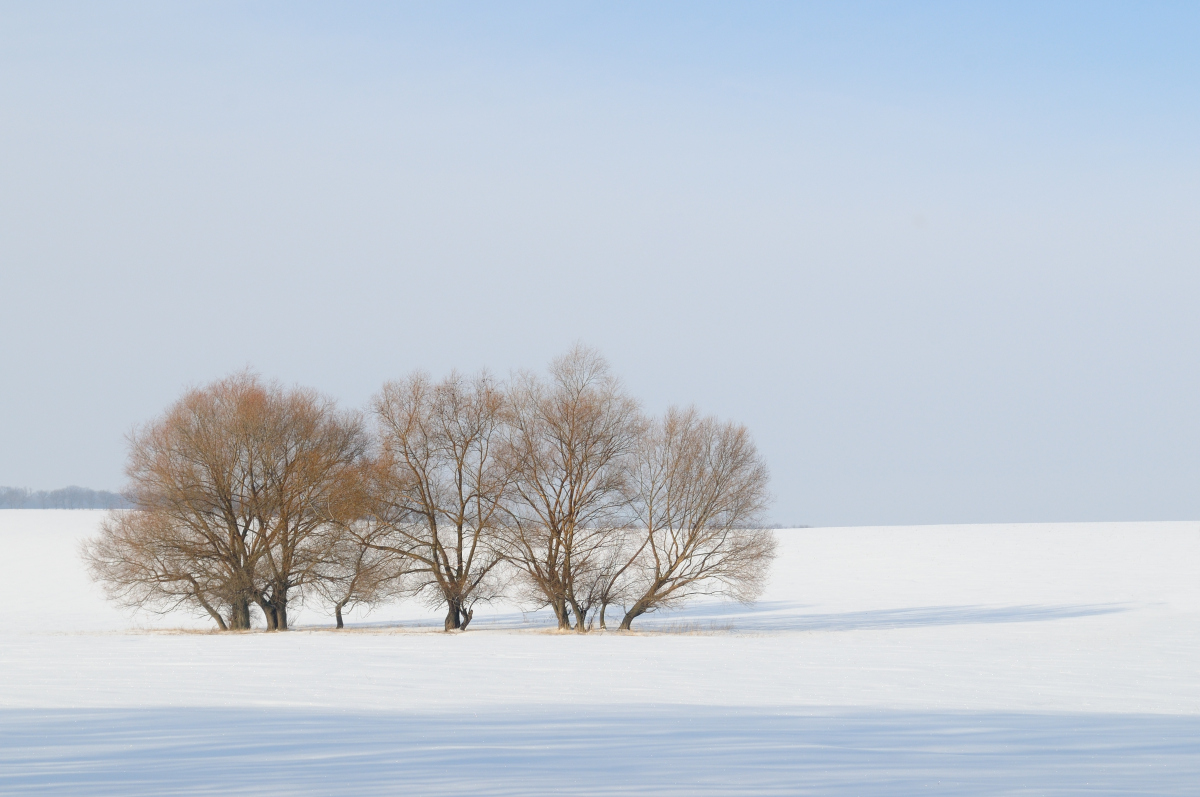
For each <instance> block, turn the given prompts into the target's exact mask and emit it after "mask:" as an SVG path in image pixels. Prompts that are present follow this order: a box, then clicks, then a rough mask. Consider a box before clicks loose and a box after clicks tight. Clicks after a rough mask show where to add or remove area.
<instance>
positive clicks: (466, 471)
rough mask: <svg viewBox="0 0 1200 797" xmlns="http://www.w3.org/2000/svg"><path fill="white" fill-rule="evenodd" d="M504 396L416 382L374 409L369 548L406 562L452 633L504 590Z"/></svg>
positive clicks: (421, 378) (476, 386) (447, 383)
mask: <svg viewBox="0 0 1200 797" xmlns="http://www.w3.org/2000/svg"><path fill="white" fill-rule="evenodd" d="M504 408H505V407H504V394H503V392H502V391H501V390H500V388H499V387H497V385H496V384H495V383H494V381H493V380H492V378H491V377H490V376H488V375H487V374H486V373H484V374H480V375H478V376H476V377H474V378H472V379H467V378H465V377H462V376H460V375H458V374H451V375H450V376H449V377H447V378H446V379H444V380H442V381H441V382H437V383H435V382H433V381H432V380H431V379H430V378H429V377H428V376H427V375H425V374H423V373H415V374H413V375H411V376H409V377H408V378H406V379H403V380H401V381H398V382H391V383H389V384H387V385H385V386H384V388H383V390H382V391H381V392H380V394H379V395H378V396H377V397H376V398H375V400H374V402H373V404H372V409H373V411H374V415H375V418H376V421H377V426H378V430H379V443H380V447H381V452H380V458H379V462H378V466H377V468H376V470H375V482H374V484H375V489H374V491H373V492H374V496H375V500H374V508H375V510H374V514H375V516H376V518H377V519H378V521H379V523H380V524H381V525H382V526H383V527H384V528H385V529H386V530H387V532H388V533H386V534H384V535H383V536H382V537H381V538H380V539H379V540H376V541H374V542H373V543H372V545H374V546H375V547H376V548H379V549H381V550H386V551H389V552H392V553H395V554H398V555H401V556H404V557H406V558H407V559H408V560H409V561H408V567H407V569H408V574H409V575H408V579H409V583H410V584H412V585H414V589H415V591H416V592H417V593H418V594H422V595H424V596H425V598H426V599H427V600H429V601H430V602H432V603H436V604H439V605H445V607H446V622H445V628H446V630H447V631H451V630H455V629H464V628H466V627H467V625H468V624H469V623H470V622H471V619H472V617H474V605H475V604H476V603H477V602H478V601H481V600H489V599H491V598H493V597H495V596H496V595H497V594H498V593H499V591H500V590H501V589H502V587H503V585H502V584H501V583H500V581H499V580H498V579H497V575H498V574H497V572H496V569H497V567H498V566H499V565H500V564H501V562H502V561H503V555H502V549H501V545H500V539H499V536H498V534H499V528H500V524H501V521H502V519H503V515H504V511H503V510H504V500H505V496H506V494H507V491H508V488H509V482H510V474H509V470H508V468H507V467H506V464H505V462H504V461H502V460H501V459H499V458H498V456H497V453H498V446H499V442H500V438H501V430H502V423H503V413H504Z"/></svg>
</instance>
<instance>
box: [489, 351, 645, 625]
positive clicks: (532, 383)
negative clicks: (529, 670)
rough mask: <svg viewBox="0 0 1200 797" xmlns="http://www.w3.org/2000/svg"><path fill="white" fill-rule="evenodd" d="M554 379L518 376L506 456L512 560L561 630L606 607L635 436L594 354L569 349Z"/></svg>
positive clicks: (622, 396)
mask: <svg viewBox="0 0 1200 797" xmlns="http://www.w3.org/2000/svg"><path fill="white" fill-rule="evenodd" d="M550 376H551V380H550V383H549V384H545V383H543V382H542V381H541V380H539V379H537V378H536V377H534V376H532V375H529V374H525V375H521V376H519V377H518V378H517V379H516V380H515V382H514V385H513V388H512V393H511V403H510V407H511V409H510V413H509V423H508V427H509V428H508V440H507V446H506V448H505V458H506V460H507V461H508V463H509V467H510V468H511V470H512V472H513V474H514V479H513V495H514V507H515V508H514V513H513V518H512V522H510V524H509V525H508V527H507V528H506V531H507V533H508V543H509V548H508V551H509V557H510V560H511V561H512V562H513V563H514V564H515V565H516V566H517V567H518V568H519V570H520V572H521V573H522V574H523V575H524V577H525V580H526V586H527V592H529V593H531V594H535V595H538V596H540V600H541V601H542V602H543V604H544V605H549V606H550V607H551V608H552V609H553V611H554V615H555V617H556V618H557V619H558V625H559V628H563V629H566V628H570V627H571V619H572V614H573V615H574V621H575V628H576V630H578V631H586V630H587V628H588V616H589V613H590V612H592V611H593V610H594V609H595V608H596V607H597V606H598V605H599V604H600V603H603V598H604V595H605V592H606V591H605V589H603V588H602V587H601V586H600V585H599V584H598V582H597V579H598V578H602V577H603V576H604V574H605V567H604V562H603V560H604V559H605V554H606V551H609V550H611V547H612V544H613V542H614V538H615V537H616V535H617V534H618V532H619V531H620V530H621V529H622V528H623V527H624V525H625V523H624V518H623V512H624V511H625V509H626V507H627V506H628V499H629V495H628V493H627V486H628V478H627V476H628V469H627V460H628V458H629V456H630V455H631V454H632V452H633V451H634V448H635V446H636V444H637V441H638V439H639V437H640V435H641V434H642V430H643V428H644V425H645V424H644V421H643V419H642V416H641V413H640V411H639V408H638V404H637V402H636V401H634V400H633V399H632V398H630V397H629V396H628V395H626V393H625V391H624V389H623V388H622V386H621V384H620V382H619V381H618V380H617V379H616V378H615V377H614V376H612V374H611V373H610V371H609V368H608V364H607V363H606V362H605V360H604V359H603V358H602V357H601V356H600V355H599V354H597V353H596V352H595V351H593V350H590V349H587V348H584V347H582V346H576V347H575V348H573V349H572V350H571V351H570V352H568V353H567V354H566V355H564V356H562V357H560V358H558V359H557V360H555V361H554V362H553V363H552V364H551V367H550Z"/></svg>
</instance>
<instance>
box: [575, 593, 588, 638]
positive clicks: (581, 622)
mask: <svg viewBox="0 0 1200 797" xmlns="http://www.w3.org/2000/svg"><path fill="white" fill-rule="evenodd" d="M571 609H572V610H574V612H575V631H576V632H577V633H580V634H586V633H587V631H588V627H587V611H585V610H583V609H580V608H579V604H578V603H576V602H575V601H571Z"/></svg>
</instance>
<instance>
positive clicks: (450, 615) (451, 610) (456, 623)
mask: <svg viewBox="0 0 1200 797" xmlns="http://www.w3.org/2000/svg"><path fill="white" fill-rule="evenodd" d="M461 609H462V604H461V603H459V602H458V601H457V600H448V601H446V630H447V631H457V630H459V629H460V628H462V620H461V619H460V617H461Z"/></svg>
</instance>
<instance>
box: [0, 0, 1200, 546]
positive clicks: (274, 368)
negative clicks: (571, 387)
mask: <svg viewBox="0 0 1200 797" xmlns="http://www.w3.org/2000/svg"><path fill="white" fill-rule="evenodd" d="M1198 35H1200V7H1196V6H1192V5H1184V4H1154V5H1150V4H1144V5H1128V6H1119V5H1105V4H1094V3H1087V4H1084V3H1063V4H1054V5H1047V4H1033V3H1028V4H1004V5H997V6H994V7H991V8H985V7H982V6H967V7H964V6H962V5H955V4H938V3H926V4H920V5H910V6H903V7H901V6H893V5H887V4H854V5H848V4H838V5H836V6H830V7H828V8H825V9H821V8H816V7H810V6H803V7H798V6H787V5H771V4H739V5H737V6H726V5H719V4H695V3H689V4H656V5H653V6H649V7H647V6H643V5H640V4H605V5H598V4H597V5H572V6H562V5H555V4H537V3H533V4H524V5H520V6H499V5H496V6H490V5H459V4H438V5H428V6H427V5H403V6H399V7H396V6H392V5H390V4H360V5H354V6H350V7H347V6H325V5H319V4H311V3H294V4H286V5H285V4H278V3H272V4H256V5H249V6H243V5H235V4H226V3H203V4H201V3H184V4H173V5H170V6H161V5H157V4H149V3H145V4H113V5H105V6H103V7H101V6H94V5H90V4H81V3H80V4H71V3H45V4H35V5H27V6H12V7H10V8H8V9H6V12H5V14H4V15H3V17H2V18H0V103H3V105H2V107H4V109H5V113H4V114H3V115H2V116H0V146H2V148H3V152H4V156H3V157H0V203H2V204H0V211H2V212H0V263H3V264H4V267H3V269H2V281H0V285H3V286H4V296H5V299H6V301H5V303H4V312H3V313H2V314H0V334H3V338H4V340H5V342H6V344H7V351H6V358H5V360H6V362H5V366H4V368H3V371H2V373H3V375H4V376H3V381H2V387H3V390H0V414H2V417H4V418H5V419H6V423H4V424H0V484H10V485H14V486H20V487H29V488H33V489H39V488H40V489H46V490H49V489H54V488H58V487H63V486H65V485H75V484H78V485H84V486H86V487H88V488H91V489H96V490H117V489H120V488H121V487H122V486H123V484H124V479H123V476H122V471H123V467H124V462H125V443H124V435H125V434H126V433H127V432H128V431H129V430H130V429H131V428H133V427H134V426H135V425H137V424H140V423H143V422H145V421H147V420H150V419H151V418H153V417H154V416H155V415H157V414H158V413H160V412H161V411H162V410H163V409H164V408H165V407H166V406H167V405H168V404H169V403H170V402H172V401H173V400H174V399H175V398H177V397H178V396H179V395H180V393H181V392H182V391H183V389H185V388H186V387H188V386H190V385H197V384H203V383H205V382H208V381H210V380H213V379H216V378H219V377H221V376H224V375H226V374H228V373H230V372H232V371H235V370H238V369H240V368H243V367H246V366H250V367H252V368H254V369H255V370H257V371H258V372H259V373H261V374H263V375H264V376H265V377H267V378H277V379H279V380H280V381H282V382H284V383H286V384H293V383H295V384H303V385H306V386H311V387H314V388H316V389H318V390H321V391H322V392H324V393H327V394H329V395H331V396H334V397H335V398H337V399H338V400H339V401H340V402H342V403H343V404H344V405H346V406H353V407H362V406H364V405H365V403H366V401H367V400H368V399H369V397H370V396H371V395H372V393H374V392H375V391H376V390H378V388H379V387H380V386H381V385H382V383H383V382H384V381H385V380H388V379H393V378H397V377H399V376H402V375H404V374H405V373H407V372H409V371H411V370H412V369H414V368H422V369H425V370H428V371H430V372H432V373H434V374H435V375H436V374H443V373H446V372H448V371H449V370H451V369H453V368H457V369H459V370H462V371H467V372H470V371H474V370H476V369H478V368H480V367H485V366H486V367H488V368H490V369H491V370H492V371H493V372H495V373H497V374H500V375H504V374H507V373H508V372H509V371H511V370H513V369H518V368H529V369H537V370H541V369H543V368H544V366H545V364H546V363H547V362H548V361H549V359H550V358H551V357H553V356H555V355H556V354H558V353H561V352H562V351H564V350H565V349H566V348H568V347H569V346H570V345H571V344H572V343H573V342H575V341H583V342H585V343H587V344H589V345H591V346H594V347H596V348H597V349H599V350H600V351H601V352H603V353H604V354H605V355H606V357H607V358H608V359H609V360H610V362H611V364H612V366H613V368H614V370H615V371H616V373H617V374H619V375H620V376H621V377H622V378H623V380H624V381H625V383H626V385H627V386H628V387H629V389H630V392H631V393H633V394H634V395H635V396H637V397H638V398H640V399H642V400H643V401H644V403H645V406H646V409H647V410H648V411H651V412H659V411H661V410H663V409H665V408H666V407H667V406H668V405H670V404H692V403H694V404H695V405H696V406H697V407H699V408H700V409H701V410H703V411H705V412H710V413H714V414H717V415H719V416H721V417H724V418H732V419H735V420H738V421H740V422H743V423H745V424H747V425H748V426H749V427H750V428H751V430H752V431H753V433H754V436H755V438H756V440H757V442H758V444H759V447H760V448H761V450H762V451H763V453H764V455H765V457H766V460H767V462H768V464H769V465H770V468H771V472H772V477H773V478H772V491H773V493H774V494H775V495H776V496H777V500H776V503H775V507H774V509H773V511H772V519H773V520H774V521H776V522H781V523H802V524H806V525H813V526H821V525H865V524H872V525H873V524H908V523H984V522H1022V521H1045V522H1051V521H1123V520H1183V519H1195V518H1197V517H1200V489H1197V485H1200V459H1198V457H1197V451H1198V450H1200V413H1198V412H1197V409H1196V400H1195V397H1196V396H1197V395H1198V394H1200V364H1198V363H1197V361H1196V356H1195V341H1197V340H1200V317H1198V314H1197V312H1196V306H1197V300H1198V299H1200V263H1197V255H1198V252H1200V248H1198V246H1197V244H1198V243H1200V240H1198V239H1200V191H1198V189H1200V150H1198V149H1197V146H1196V142H1197V140H1200V139H1198V134H1200V113H1198V111H1200V108H1198V106H1197V100H1196V97H1197V96H1200V54H1198V53H1197V48H1196V47H1195V41H1196V39H1197V36H1198Z"/></svg>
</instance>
